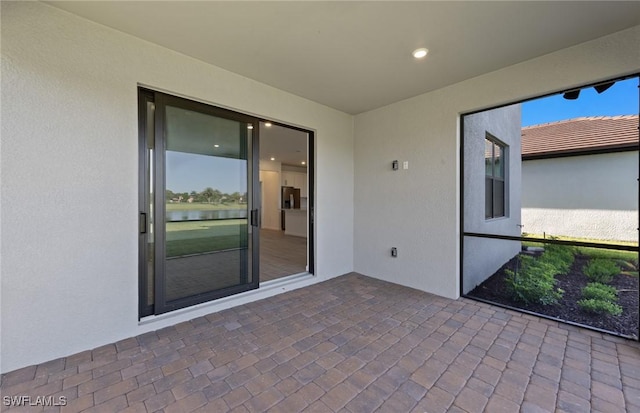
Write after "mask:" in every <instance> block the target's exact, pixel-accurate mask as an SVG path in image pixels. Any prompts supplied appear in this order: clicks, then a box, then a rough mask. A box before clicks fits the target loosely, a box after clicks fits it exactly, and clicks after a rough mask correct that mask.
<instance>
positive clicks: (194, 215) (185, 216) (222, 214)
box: [165, 209, 247, 222]
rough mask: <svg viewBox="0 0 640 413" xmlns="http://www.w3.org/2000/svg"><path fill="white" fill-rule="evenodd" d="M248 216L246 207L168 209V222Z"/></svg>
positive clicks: (166, 216) (166, 213)
mask: <svg viewBox="0 0 640 413" xmlns="http://www.w3.org/2000/svg"><path fill="white" fill-rule="evenodd" d="M242 218H247V210H246V209H214V210H207V211H200V210H189V211H166V212H165V219H166V222H180V221H204V220H214V219H242Z"/></svg>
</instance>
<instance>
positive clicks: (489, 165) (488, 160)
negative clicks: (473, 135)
mask: <svg viewBox="0 0 640 413" xmlns="http://www.w3.org/2000/svg"><path fill="white" fill-rule="evenodd" d="M484 171H485V172H484V173H485V175H486V176H493V142H491V141H490V140H489V139H485V140H484Z"/></svg>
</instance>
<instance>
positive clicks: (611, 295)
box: [582, 283, 618, 303]
mask: <svg viewBox="0 0 640 413" xmlns="http://www.w3.org/2000/svg"><path fill="white" fill-rule="evenodd" d="M582 298H584V299H594V300H601V301H609V302H612V303H615V302H616V301H617V300H618V290H616V289H615V288H614V287H612V286H610V285H605V284H601V283H589V284H587V285H586V286H585V287H584V288H583V289H582Z"/></svg>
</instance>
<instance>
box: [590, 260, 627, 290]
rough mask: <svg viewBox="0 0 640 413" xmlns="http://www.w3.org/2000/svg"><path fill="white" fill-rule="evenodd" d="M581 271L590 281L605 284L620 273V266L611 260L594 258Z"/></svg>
mask: <svg viewBox="0 0 640 413" xmlns="http://www.w3.org/2000/svg"><path fill="white" fill-rule="evenodd" d="M582 271H583V272H584V274H585V275H586V276H587V277H589V279H590V280H591V281H593V282H599V283H603V284H606V283H608V282H611V280H613V277H614V276H616V275H618V274H619V273H620V268H619V267H618V264H616V262H615V261H613V260H608V259H605V258H596V259H594V260H591V261H590V262H589V264H587V265H585V267H584V268H583V269H582Z"/></svg>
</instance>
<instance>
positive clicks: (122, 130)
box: [0, 2, 353, 371]
mask: <svg viewBox="0 0 640 413" xmlns="http://www.w3.org/2000/svg"><path fill="white" fill-rule="evenodd" d="M1 7H2V10H1V11H2V33H1V34H2V102H3V106H2V160H1V168H2V200H1V204H2V251H1V255H2V268H1V271H2V311H1V313H2V314H1V317H2V336H1V342H2V344H1V345H2V354H1V358H0V359H1V362H2V365H1V366H0V368H1V370H2V371H7V370H12V369H14V368H17V367H21V366H24V365H27V364H32V363H36V362H41V361H45V360H49V359H52V358H55V357H60V356H65V355H68V354H72V353H75V352H78V351H81V350H85V349H89V348H93V347H97V346H100V345H102V344H105V343H109V342H113V341H116V340H119V339H122V338H125V337H130V336H134V335H137V334H141V333H143V332H145V331H149V330H155V329H158V328H162V327H164V326H165V325H170V324H175V323H176V322H179V321H183V320H188V319H191V318H193V317H196V316H198V315H201V314H205V313H208V312H212V311H214V310H216V309H221V308H225V307H229V306H232V305H234V304H238V303H242V302H246V301H247V300H250V299H256V298H259V297H261V296H264V294H267V292H266V291H262V292H260V293H258V294H254V295H251V296H250V297H252V298H247V297H248V296H247V295H244V296H240V297H235V298H233V299H225V300H218V301H216V302H215V303H213V304H210V305H208V306H207V305H205V306H200V307H197V308H195V309H192V310H191V311H190V312H180V311H178V312H175V313H172V314H170V315H166V316H164V317H160V318H159V319H158V321H156V322H151V323H147V324H139V323H138V319H137V313H138V309H137V305H138V293H137V291H138V234H137V213H138V205H137V203H138V184H137V179H138V147H137V145H138V129H137V128H138V114H137V90H136V89H137V86H138V85H139V84H140V85H145V86H149V87H152V88H156V89H159V90H164V91H167V92H168V93H172V94H179V95H183V96H186V97H189V98H192V99H197V100H201V101H205V102H209V103H212V104H214V105H218V106H222V107H228V108H231V109H235V110H239V111H242V112H246V113H250V114H256V115H258V116H261V117H263V118H267V119H274V120H279V121H282V122H284V123H289V124H292V125H296V126H301V127H305V128H308V129H312V130H314V131H315V132H316V148H315V149H316V150H315V153H316V159H315V161H316V169H317V174H316V176H317V178H316V191H317V209H316V222H317V223H318V226H317V228H316V262H317V265H316V274H317V277H316V278H314V282H317V281H322V280H324V279H328V278H331V277H334V276H338V275H341V274H344V273H348V272H350V271H352V270H353V119H352V117H351V116H350V115H347V114H344V113H342V112H339V111H336V110H333V109H330V108H328V107H326V106H321V105H318V104H316V103H313V102H311V101H308V100H305V99H302V98H299V97H296V96H293V95H291V94H288V93H285V92H282V91H279V90H277V89H274V88H272V87H269V86H266V85H264V84H260V83H257V82H255V81H253V80H250V79H246V78H243V77H241V76H238V75H235V74H233V73H231V72H228V71H225V70H222V69H219V68H216V67H214V66H211V65H208V64H205V63H203V62H200V61H198V60H195V59H192V58H189V57H186V56H184V55H181V54H178V53H175V52H173V51H170V50H168V49H165V48H162V47H159V46H155V45H153V44H151V43H148V42H145V41H142V40H139V39H136V38H134V37H131V36H128V35H125V34H123V33H121V32H117V31H114V30H111V29H108V28H106V27H104V26H100V25H97V24H95V23H92V22H89V21H87V20H84V19H81V18H78V17H76V16H73V15H71V14H68V13H66V12H63V11H60V10H58V9H56V8H53V7H50V6H48V5H45V4H43V3H37V2H2V5H1ZM7 103H10V104H7ZM281 291H283V290H282V289H278V290H277V291H276V290H272V291H271V292H270V294H274V293H275V292H281ZM44 337H46V339H43V338H44Z"/></svg>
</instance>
